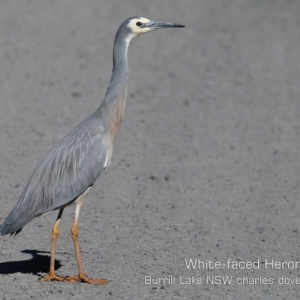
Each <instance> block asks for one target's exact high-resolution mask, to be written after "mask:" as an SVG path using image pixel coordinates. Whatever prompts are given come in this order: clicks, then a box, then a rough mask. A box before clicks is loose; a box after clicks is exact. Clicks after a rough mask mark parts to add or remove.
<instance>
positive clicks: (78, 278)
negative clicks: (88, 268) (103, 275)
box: [64, 275, 107, 285]
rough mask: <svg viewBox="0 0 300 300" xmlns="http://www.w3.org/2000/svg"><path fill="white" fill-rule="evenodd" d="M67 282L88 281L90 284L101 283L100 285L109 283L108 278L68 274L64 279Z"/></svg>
mask: <svg viewBox="0 0 300 300" xmlns="http://www.w3.org/2000/svg"><path fill="white" fill-rule="evenodd" d="M64 280H65V281H67V282H79V281H81V282H86V283H90V284H100V285H105V284H107V280H106V279H92V278H88V277H87V276H85V275H84V276H68V277H66V278H65V279H64Z"/></svg>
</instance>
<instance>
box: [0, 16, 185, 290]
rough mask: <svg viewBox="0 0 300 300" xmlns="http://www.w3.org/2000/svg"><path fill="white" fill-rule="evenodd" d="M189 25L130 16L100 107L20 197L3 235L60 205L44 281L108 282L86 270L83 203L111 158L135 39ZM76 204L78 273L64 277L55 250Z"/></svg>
mask: <svg viewBox="0 0 300 300" xmlns="http://www.w3.org/2000/svg"><path fill="white" fill-rule="evenodd" d="M179 27H185V26H184V25H180V24H176V23H164V22H155V21H151V20H149V19H147V18H144V17H131V18H129V19H127V20H126V21H124V22H123V23H122V24H121V26H120V27H119V29H118V30H117V33H116V35H115V39H114V45H113V68H112V74H111V79H110V83H109V86H108V88H107V92H106V94H105V97H104V99H103V100H102V102H101V103H100V106H99V107H98V109H97V110H96V111H95V112H94V113H93V114H91V115H90V116H88V117H87V118H86V119H85V120H83V121H82V122H81V123H80V124H79V125H78V126H77V127H76V128H75V129H73V130H72V131H71V132H70V133H69V134H67V135H66V136H65V137H64V138H62V139H61V140H60V141H58V142H57V143H56V144H55V145H54V146H53V147H52V149H51V150H50V151H49V152H48V153H47V154H46V155H45V157H44V158H43V159H42V160H41V161H40V163H39V164H38V165H37V166H36V168H35V169H34V171H33V173H32V175H31V176H30V178H29V180H28V182H27V184H26V186H25V188H24V189H23V192H22V193H21V196H20V198H19V201H18V202H17V204H16V206H15V207H14V208H13V210H12V211H11V212H10V214H9V215H8V216H7V217H6V219H5V220H4V221H3V223H2V224H1V227H0V233H1V235H2V236H3V235H7V234H11V235H16V234H18V233H19V232H20V231H21V230H22V228H23V227H24V226H25V225H26V224H28V223H29V222H30V221H31V220H32V219H33V218H35V217H39V216H41V215H42V214H44V213H46V212H48V211H53V210H58V215H57V218H56V221H55V223H54V225H53V227H52V235H51V258H50V269H49V274H48V275H47V276H45V277H42V278H41V279H40V280H41V281H42V282H45V281H67V282H79V281H80V282H86V283H90V284H100V285H104V284H106V283H107V280H106V279H92V278H89V277H87V275H85V273H84V271H83V264H82V260H81V255H80V247H79V240H78V236H79V230H78V218H79V212H80V207H81V205H82V203H83V202H84V200H85V198H86V196H87V194H88V193H89V191H90V190H91V188H92V187H93V185H94V183H95V182H96V180H97V179H98V178H99V176H100V175H101V174H102V172H103V171H104V170H105V169H106V168H107V167H108V166H109V164H110V162H111V157H112V152H113V145H114V141H115V138H116V135H117V133H118V130H119V127H120V124H121V120H122V117H123V114H124V108H125V103H126V96H127V82H128V61H127V51H128V46H129V43H130V41H131V40H132V39H133V38H135V37H137V36H139V35H141V34H144V33H148V32H151V31H153V30H156V29H161V28H179ZM71 204H75V218H74V223H73V225H72V227H71V235H72V239H73V243H74V247H75V254H76V260H77V267H78V275H76V276H67V277H61V276H59V275H57V274H56V272H55V266H54V263H55V251H56V244H57V239H58V235H59V233H60V228H59V224H60V220H61V218H62V214H63V211H64V209H65V208H66V207H67V206H69V205H71Z"/></svg>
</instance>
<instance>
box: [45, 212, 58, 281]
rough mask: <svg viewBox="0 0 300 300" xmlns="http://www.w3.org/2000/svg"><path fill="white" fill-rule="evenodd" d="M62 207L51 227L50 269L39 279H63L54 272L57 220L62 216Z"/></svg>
mask: <svg viewBox="0 0 300 300" xmlns="http://www.w3.org/2000/svg"><path fill="white" fill-rule="evenodd" d="M63 211H64V209H63V208H61V209H60V210H59V213H58V216H57V218H56V221H55V223H54V225H53V227H52V245H51V259H50V270H49V275H48V276H46V277H43V278H41V281H42V282H44V281H51V280H57V281H63V280H64V278H62V277H60V276H57V275H56V273H55V251H56V243H57V238H58V235H59V222H60V219H61V216H62V213H63Z"/></svg>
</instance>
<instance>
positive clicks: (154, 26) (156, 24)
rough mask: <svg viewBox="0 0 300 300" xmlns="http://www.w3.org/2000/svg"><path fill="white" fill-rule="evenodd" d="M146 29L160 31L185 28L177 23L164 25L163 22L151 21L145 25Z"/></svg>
mask: <svg viewBox="0 0 300 300" xmlns="http://www.w3.org/2000/svg"><path fill="white" fill-rule="evenodd" d="M143 27H144V28H151V29H160V28H178V27H185V26H184V25H181V24H176V23H163V22H153V21H150V22H148V23H146V24H144V25H143Z"/></svg>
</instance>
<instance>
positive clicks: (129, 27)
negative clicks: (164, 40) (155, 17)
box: [120, 17, 185, 38]
mask: <svg viewBox="0 0 300 300" xmlns="http://www.w3.org/2000/svg"><path fill="white" fill-rule="evenodd" d="M176 27H185V26H184V25H180V24H176V23H163V22H154V21H151V20H148V19H146V18H143V17H132V18H129V19H127V20H126V21H125V22H124V23H123V24H122V25H121V27H120V30H122V31H125V32H126V33H127V34H128V36H129V37H130V38H134V37H136V36H138V35H140V34H143V33H147V32H150V31H152V30H155V29H160V28H176Z"/></svg>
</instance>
